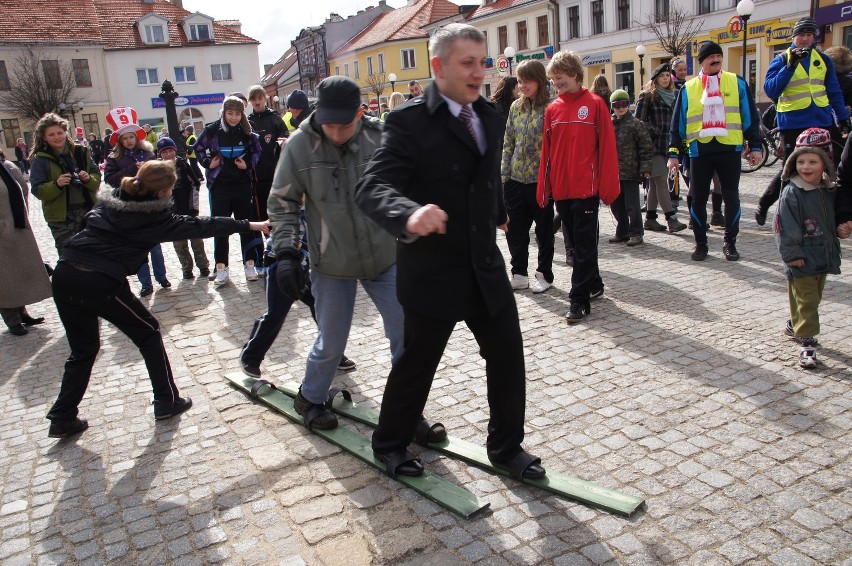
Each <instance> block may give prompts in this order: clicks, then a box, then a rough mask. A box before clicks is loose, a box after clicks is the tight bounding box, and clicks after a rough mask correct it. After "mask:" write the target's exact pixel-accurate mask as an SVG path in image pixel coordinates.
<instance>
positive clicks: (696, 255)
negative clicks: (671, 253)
mask: <svg viewBox="0 0 852 566" xmlns="http://www.w3.org/2000/svg"><path fill="white" fill-rule="evenodd" d="M709 251H710V250H709V248H708V247H707V244H696V246H695V251H694V252H692V259H693V260H695V261H704V260H705V259H707V253H708V252H709Z"/></svg>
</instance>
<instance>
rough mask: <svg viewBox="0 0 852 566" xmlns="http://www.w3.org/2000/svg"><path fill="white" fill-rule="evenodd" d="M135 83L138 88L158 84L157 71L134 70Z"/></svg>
mask: <svg viewBox="0 0 852 566" xmlns="http://www.w3.org/2000/svg"><path fill="white" fill-rule="evenodd" d="M136 83H137V84H138V85H139V86H145V85H156V84H160V78H159V77H158V76H157V69H136Z"/></svg>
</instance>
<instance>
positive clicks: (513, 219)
mask: <svg viewBox="0 0 852 566" xmlns="http://www.w3.org/2000/svg"><path fill="white" fill-rule="evenodd" d="M535 192H536V184H535V183H530V184H525V183H519V182H518V181H515V180H514V179H509V180H508V181H507V182H506V184H505V185H504V187H503V199H504V201H505V203H506V213H507V214H508V215H509V230H508V232H507V233H506V243H507V244H508V245H509V254H510V255H511V258H512V273H513V274H516V273H517V274H519V275H523V276H527V275H528V268H527V264H528V262H529V259H530V227H531V226H532V224H533V222H535V241H536V244H538V267H537V268H536V271H538V272H540V273H542V274H544V278H545V280H547V282H548V283H553V245H554V240H555V239H554V235H553V206H551V205H550V204H549V203H548V205H547V206H545V207H544V208H541V207H540V206H539V205H538V202H536V198H535Z"/></svg>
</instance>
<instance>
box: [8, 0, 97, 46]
mask: <svg viewBox="0 0 852 566" xmlns="http://www.w3.org/2000/svg"><path fill="white" fill-rule="evenodd" d="M0 14H2V17H0V43H2V44H10V43H11V44H15V43H41V44H52V45H63V44H71V45H81V44H82V45H85V44H95V45H100V44H101V43H102V40H101V31H100V28H99V26H98V16H97V14H96V13H95V7H94V5H93V3H92V0H88V1H87V0H82V1H73V2H59V1H57V0H43V1H41V2H39V3H38V4H37V5H36V4H33V3H30V2H23V1H21V0H0Z"/></svg>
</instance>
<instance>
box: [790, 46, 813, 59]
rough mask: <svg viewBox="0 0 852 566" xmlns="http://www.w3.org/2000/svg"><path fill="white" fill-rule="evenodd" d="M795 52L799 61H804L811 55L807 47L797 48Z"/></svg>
mask: <svg viewBox="0 0 852 566" xmlns="http://www.w3.org/2000/svg"><path fill="white" fill-rule="evenodd" d="M793 52H794V53H795V54H796V57H798V58H799V59H804V58H805V57H807V56H808V53H810V49H808V48H807V47H797V48H796V49H793Z"/></svg>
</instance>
